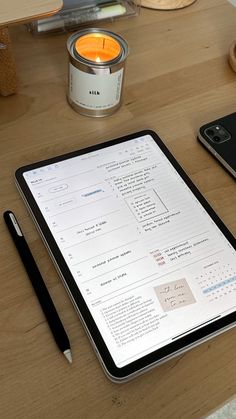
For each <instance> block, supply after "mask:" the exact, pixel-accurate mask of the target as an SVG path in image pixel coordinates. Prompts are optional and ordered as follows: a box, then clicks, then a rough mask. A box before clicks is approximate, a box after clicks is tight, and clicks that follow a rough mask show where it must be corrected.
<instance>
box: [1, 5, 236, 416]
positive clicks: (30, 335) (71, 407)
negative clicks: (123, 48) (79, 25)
mask: <svg viewBox="0 0 236 419" xmlns="http://www.w3.org/2000/svg"><path fill="white" fill-rule="evenodd" d="M103 27H105V28H107V29H110V30H113V31H115V32H117V33H120V34H121V35H122V36H123V37H124V38H125V39H126V40H127V41H128V44H129V47H130V55H129V57H128V59H127V67H126V70H127V72H126V79H125V89H124V97H123V105H122V107H121V109H120V110H119V111H118V112H116V113H115V114H114V115H113V116H111V117H107V118H102V119H93V118H88V117H83V116H81V115H79V114H77V113H76V112H75V111H73V110H72V109H71V107H70V106H69V105H68V103H67V100H66V89H67V65H68V58H67V51H66V39H67V37H68V34H67V35H66V34H65V35H59V36H51V37H49V36H47V37H43V38H33V37H32V36H31V35H30V34H29V33H28V32H27V30H26V28H25V27H24V26H19V27H14V28H12V29H11V37H12V41H13V46H14V52H15V58H16V66H17V72H18V78H19V93H18V94H17V95H14V96H9V97H7V98H3V97H0V152H1V153H0V155H1V178H0V191H1V200H0V209H1V213H2V212H3V211H5V210H7V209H11V210H13V211H14V212H15V214H16V216H17V218H18V219H19V220H20V221H21V226H22V229H23V231H24V233H25V236H26V239H27V241H28V243H29V245H30V247H31V249H32V252H33V254H34V256H35V259H36V261H37V263H38V266H39V268H40V270H41V272H42V275H43V277H44V278H45V282H46V285H47V287H48V289H49V291H50V293H51V296H52V298H53V300H54V302H55V305H56V307H57V309H58V311H59V313H60V316H61V318H62V321H63V323H64V325H65V328H66V330H67V332H68V335H69V337H70V341H71V345H72V351H73V364H72V366H70V365H69V364H68V363H67V362H66V360H65V359H64V357H63V356H62V355H61V354H60V352H59V351H58V348H57V347H56V345H55V343H54V341H53V339H52V338H51V334H50V331H49V329H48V326H47V324H46V322H45V319H44V316H43V314H42V312H41V309H40V307H39V305H38V302H37V299H36V297H35V295H34V292H33V290H32V288H31V284H30V283H29V280H28V279H27V277H26V274H25V271H24V268H23V266H22V264H21V262H20V260H19V257H18V255H17V253H16V250H15V248H14V245H13V243H12V241H11V238H10V236H9V234H8V232H7V229H6V226H5V224H4V222H3V220H2V219H1V221H0V235H1V252H0V258H1V262H0V278H1V292H0V379H1V380H0V385H1V391H0V416H1V418H4V419H17V418H20V419H26V418H27V419H28V418H29V419H39V418H40V419H41V418H47V419H48V418H49V419H65V418H66V419H77V418H79V419H87V418H88V419H97V418H105V419H116V418H117V419H120V418H122V419H126V418H132V419H133V418H142V419H143V418H145V419H149V418H158V419H159V418H160V419H189V418H191V419H198V418H202V417H204V416H205V415H207V414H208V413H209V412H211V411H212V410H214V409H216V408H217V407H218V406H220V405H221V404H222V403H224V402H226V400H228V399H230V398H231V397H233V396H235V394H236V356H235V344H236V329H231V330H229V331H227V332H225V333H223V334H221V335H220V336H218V337H216V338H214V339H212V340H210V341H208V342H205V343H203V344H201V345H200V346H198V347H196V348H194V349H192V350H190V351H188V352H186V353H185V354H183V355H182V356H180V357H178V358H175V359H172V360H170V361H168V362H166V363H165V364H162V365H160V366H159V367H157V368H155V369H153V370H151V371H150V372H148V373H146V374H144V375H142V376H140V377H138V378H136V379H135V380H133V381H131V382H129V383H126V384H121V385H118V384H114V383H111V382H110V381H109V380H108V379H107V378H106V376H105V374H104V372H103V370H102V368H101V366H100V364H99V362H98V360H97V358H96V356H95V354H94V352H93V349H92V347H91V345H90V343H89V341H88V338H87V336H86V334H85V332H84V330H83V327H82V325H81V322H80V321H79V319H78V317H77V315H76V313H75V310H74V309H73V306H72V304H71V302H70V300H69V297H68V296H67V294H66V291H65V290H64V288H63V285H62V283H61V281H60V279H59V277H58V275H57V273H56V271H55V269H54V267H53V265H52V262H51V260H50V258H49V255H48V253H47V251H46V249H45V247H44V245H43V243H42V240H41V239H40V237H39V235H38V233H37V231H36V228H35V226H34V224H33V222H32V220H31V218H30V216H29V214H28V212H27V210H26V208H25V206H24V203H23V201H22V199H21V198H20V195H19V193H18V192H17V189H16V187H15V184H14V172H15V170H16V168H18V167H19V166H22V165H25V164H28V163H30V162H34V161H37V160H40V159H45V158H49V157H52V156H55V155H59V154H62V153H66V152H69V151H72V150H76V149H79V148H82V147H85V146H89V145H92V144H96V143H99V142H101V141H104V140H109V139H111V138H115V137H118V136H121V135H123V134H127V133H130V132H134V131H138V130H142V129H146V128H150V129H153V130H155V131H156V132H157V133H158V134H159V135H160V137H161V138H162V139H163V141H164V142H165V143H166V144H167V146H168V147H169V149H170V150H171V151H172V153H173V154H174V155H175V157H176V158H177V159H178V161H179V162H180V163H181V165H182V166H183V168H184V169H185V171H186V172H187V173H188V174H189V176H190V177H191V179H192V180H193V182H194V183H195V184H196V185H197V186H198V188H199V189H200V191H201V192H202V193H203V194H204V196H205V197H206V199H207V200H208V201H209V202H210V204H211V205H212V206H213V208H214V209H215V210H216V212H217V213H218V214H219V216H220V217H221V218H222V220H223V221H224V222H225V224H226V225H227V226H228V228H229V229H230V230H231V231H232V232H233V233H234V234H235V233H236V217H235V214H236V194H235V181H234V180H233V179H232V177H231V176H230V175H228V174H227V172H226V171H225V170H224V169H223V168H222V167H221V166H220V164H219V163H217V161H215V160H214V158H213V157H212V156H211V155H210V154H209V153H208V152H207V151H206V150H205V149H204V148H203V147H202V146H201V145H200V144H199V143H198V142H197V140H196V134H197V130H198V128H199V126H200V125H202V124H204V123H206V122H208V121H210V120H212V119H216V118H218V117H221V116H223V115H226V114H228V113H231V112H234V111H235V110H236V75H235V73H234V72H233V71H232V70H231V68H230V67H229V65H228V62H227V53H228V49H229V45H230V44H231V43H232V42H233V41H234V40H235V37H236V9H234V8H233V7H232V6H231V5H230V4H229V3H228V2H227V1H226V0H207V1H206V0H198V1H196V2H195V3H194V4H193V5H191V6H190V7H187V8H185V9H181V10H178V11H168V12H164V11H156V10H149V9H142V10H141V13H140V16H138V17H133V18H129V19H122V20H116V21H115V22H114V23H110V22H109V23H106V24H104V25H103Z"/></svg>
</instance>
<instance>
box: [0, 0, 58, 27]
mask: <svg viewBox="0 0 236 419" xmlns="http://www.w3.org/2000/svg"><path fill="white" fill-rule="evenodd" d="M62 4H63V2H62V0H33V1H28V0H0V26H1V25H4V26H7V25H9V24H12V23H18V22H22V21H25V20H30V19H35V18H37V17H38V16H42V15H47V14H51V13H55V12H56V11H57V10H59V9H60V8H61V7H62Z"/></svg>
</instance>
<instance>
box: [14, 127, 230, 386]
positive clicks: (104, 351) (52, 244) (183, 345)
mask: <svg viewBox="0 0 236 419" xmlns="http://www.w3.org/2000/svg"><path fill="white" fill-rule="evenodd" d="M145 135H150V136H151V137H152V138H153V139H154V141H155V142H156V144H157V146H158V147H159V148H160V149H161V151H162V152H163V153H164V154H165V156H166V157H167V159H168V160H169V161H170V163H171V164H172V166H173V167H174V168H175V169H176V171H177V172H178V173H179V175H180V176H181V178H182V179H183V180H184V182H185V183H186V184H187V186H188V187H189V188H190V190H191V191H192V192H193V194H194V195H195V197H196V198H197V199H198V201H199V202H200V203H201V205H202V206H203V207H204V209H205V210H206V212H207V213H208V214H209V215H210V217H211V218H212V220H213V221H214V222H215V224H216V225H217V227H218V228H219V229H220V231H221V232H222V233H223V235H224V236H225V237H226V239H227V240H228V241H229V242H230V244H231V245H232V246H233V248H234V249H235V250H236V240H235V238H234V236H233V235H232V233H231V232H230V231H229V230H228V228H227V227H226V226H225V224H224V223H223V222H222V220H221V219H220V218H219V217H218V215H217V214H216V213H215V211H214V210H213V208H212V207H211V206H210V205H209V203H208V202H207V201H206V199H205V198H204V197H203V195H202V194H201V193H200V192H199V190H198V189H197V187H196V186H195V185H194V184H193V182H192V181H191V179H190V178H189V177H188V175H187V174H186V173H185V171H184V170H183V168H182V167H181V166H180V164H179V163H178V162H177V160H176V159H175V158H174V156H173V155H172V154H171V152H170V151H169V150H168V148H167V147H166V146H165V144H164V143H163V142H162V140H161V139H160V137H159V136H158V135H157V134H156V133H155V132H154V131H152V130H143V131H139V132H135V133H132V134H129V135H126V136H123V137H120V138H116V139H113V140H110V141H107V142H103V143H101V144H96V145H93V146H90V147H87V148H84V149H81V150H77V151H73V152H70V153H67V154H63V155H60V156H57V157H54V158H51V159H47V160H43V161H39V162H36V163H33V164H29V165H26V166H23V167H20V168H19V169H17V170H16V173H15V180H16V185H17V187H18V189H19V191H20V193H21V195H22V197H23V200H24V202H25V203H26V205H27V208H28V209H29V211H30V213H31V215H32V217H33V219H34V221H35V223H36V226H37V227H38V230H39V232H40V234H41V236H42V238H43V240H44V243H45V244H46V247H47V248H48V250H49V253H50V256H51V257H52V259H53V262H54V263H55V266H56V268H57V270H58V272H59V274H60V276H61V278H62V280H63V283H64V285H65V287H66V289H67V291H68V294H69V296H70V298H71V300H72V302H73V304H74V306H75V308H76V310H77V312H78V313H79V315H80V318H81V320H82V323H83V325H84V326H85V329H86V331H87V333H88V335H89V337H90V339H91V341H92V344H93V346H94V349H95V351H96V353H97V355H98V358H99V360H100V361H101V364H102V365H103V367H104V369H105V372H106V374H107V375H108V377H109V378H110V379H112V380H113V381H116V382H121V381H124V380H128V379H130V378H132V377H134V376H136V375H137V374H138V373H141V372H144V371H146V370H147V369H150V368H151V367H152V366H155V365H157V364H159V363H161V362H163V361H164V360H167V359H169V358H170V357H173V356H176V355H177V354H179V353H180V352H183V351H186V350H187V349H189V348H190V347H192V346H195V345H197V344H199V343H201V342H202V341H205V340H207V339H209V338H210V337H213V336H215V335H216V334H219V333H221V332H222V331H224V330H226V329H229V328H231V327H233V326H234V325H235V321H236V311H235V312H233V313H231V314H228V315H227V316H225V317H223V318H220V319H217V318H216V320H215V321H213V322H211V323H209V324H207V325H205V326H202V327H201V328H200V329H197V330H193V331H192V332H190V333H189V334H187V335H185V336H183V337H181V338H179V339H177V340H175V341H173V342H171V343H169V344H168V345H166V346H164V347H162V348H160V349H157V350H155V351H153V352H152V353H150V354H148V355H145V356H144V357H142V358H140V359H138V360H136V361H134V362H132V363H130V364H128V365H126V366H124V367H122V368H118V367H117V366H116V364H115V363H114V361H113V359H112V357H111V355H110V352H109V350H108V348H107V346H106V344H105V342H104V340H103V338H102V336H101V334H100V332H99V330H98V327H97V325H96V323H95V321H94V320H93V318H92V315H91V313H90V311H89V309H88V307H87V305H86V303H85V300H84V298H83V297H82V294H81V293H80V291H79V289H78V286H77V285H76V282H75V280H74V279H73V277H72V274H71V273H70V270H69V268H68V266H67V264H66V262H65V260H64V258H63V256H62V254H61V252H60V250H59V247H58V246H57V244H56V241H55V240H54V238H53V236H52V233H51V232H50V229H49V227H48V226H47V224H46V221H45V219H44V217H43V215H42V213H41V212H40V210H39V207H38V205H37V204H36V201H35V199H34V197H33V195H32V193H31V192H30V189H29V187H28V186H27V184H26V181H25V179H24V176H23V175H24V173H25V172H27V171H29V170H34V169H37V168H40V167H43V166H46V165H49V164H54V163H57V162H59V161H63V160H67V159H70V158H73V157H76V156H79V155H83V154H86V153H89V152H93V151H98V150H101V149H103V148H107V147H110V146H113V145H116V144H119V143H122V142H126V141H129V140H133V139H135V138H140V137H143V136H145Z"/></svg>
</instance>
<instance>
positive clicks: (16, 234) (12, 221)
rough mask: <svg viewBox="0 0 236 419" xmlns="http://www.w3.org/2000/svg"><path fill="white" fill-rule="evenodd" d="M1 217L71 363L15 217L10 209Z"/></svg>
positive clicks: (64, 337)
mask: <svg viewBox="0 0 236 419" xmlns="http://www.w3.org/2000/svg"><path fill="white" fill-rule="evenodd" d="M3 217H4V220H5V222H6V225H7V227H8V230H9V232H10V235H11V237H12V239H13V241H14V243H15V246H16V249H17V251H18V253H19V256H20V258H21V260H22V262H23V265H24V267H25V270H26V272H27V274H28V277H29V279H30V281H31V284H32V286H33V288H34V291H35V293H36V296H37V298H38V301H39V303H40V305H41V308H42V310H43V312H44V315H45V317H46V319H47V322H48V325H49V327H50V329H51V332H52V334H53V337H54V339H55V341H56V343H57V346H58V347H59V349H60V350H61V352H62V353H63V354H64V356H65V357H66V359H67V360H68V362H70V363H71V362H72V356H71V350H70V342H69V339H68V336H67V334H66V332H65V329H64V327H63V325H62V322H61V320H60V318H59V316H58V313H57V311H56V308H55V306H54V304H53V301H52V299H51V296H50V294H49V292H48V289H47V287H46V285H45V283H44V281H43V278H42V276H41V273H40V271H39V269H38V266H37V265H36V262H35V260H34V257H33V255H32V253H31V251H30V248H29V246H28V244H27V242H26V240H25V238H24V236H23V233H22V231H21V228H20V226H19V224H18V222H17V220H16V217H15V215H14V214H13V212H11V211H5V212H4V214H3Z"/></svg>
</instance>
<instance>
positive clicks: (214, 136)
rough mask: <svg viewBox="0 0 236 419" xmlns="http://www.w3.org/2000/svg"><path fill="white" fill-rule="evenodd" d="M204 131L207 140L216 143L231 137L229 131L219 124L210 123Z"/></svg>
mask: <svg viewBox="0 0 236 419" xmlns="http://www.w3.org/2000/svg"><path fill="white" fill-rule="evenodd" d="M204 133H205V135H206V137H207V138H208V139H209V140H211V141H212V142H213V143H217V144H220V143H224V142H225V141H228V140H230V138H231V135H230V133H229V132H228V131H227V130H226V129H225V128H224V127H222V126H221V125H212V126H211V127H209V128H206V129H205V131H204Z"/></svg>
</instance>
